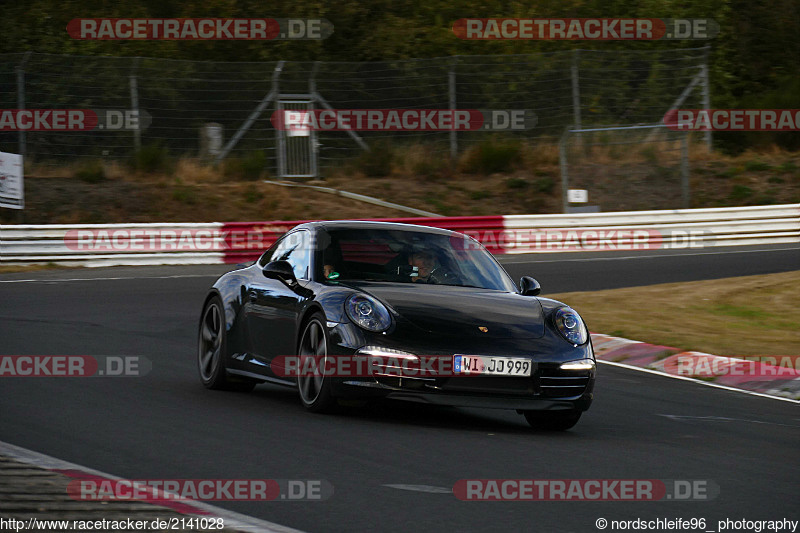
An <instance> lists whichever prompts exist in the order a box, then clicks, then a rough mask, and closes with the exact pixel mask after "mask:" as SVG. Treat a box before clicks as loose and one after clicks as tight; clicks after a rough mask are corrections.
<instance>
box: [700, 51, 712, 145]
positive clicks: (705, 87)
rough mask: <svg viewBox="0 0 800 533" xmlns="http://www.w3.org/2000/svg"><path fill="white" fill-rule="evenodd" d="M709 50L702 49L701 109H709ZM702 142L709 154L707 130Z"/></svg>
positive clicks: (708, 131)
mask: <svg viewBox="0 0 800 533" xmlns="http://www.w3.org/2000/svg"><path fill="white" fill-rule="evenodd" d="M710 49H711V47H710V46H705V47H703V75H702V79H701V82H700V83H701V86H700V87H701V90H702V93H703V109H711V87H710V86H709V74H708V51H709V50H710ZM703 140H704V141H705V142H706V148H708V151H709V152H710V151H711V149H712V146H711V143H712V139H711V130H710V129H707V130H706V131H705V133H704V134H703Z"/></svg>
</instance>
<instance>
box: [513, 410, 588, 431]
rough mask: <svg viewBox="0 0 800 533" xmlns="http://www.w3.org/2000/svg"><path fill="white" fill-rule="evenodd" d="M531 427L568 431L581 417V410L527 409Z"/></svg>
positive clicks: (526, 418)
mask: <svg viewBox="0 0 800 533" xmlns="http://www.w3.org/2000/svg"><path fill="white" fill-rule="evenodd" d="M523 414H524V415H525V420H527V421H528V424H530V425H531V427H533V428H536V429H545V430H549V431H566V430H567V429H570V428H571V427H573V426H575V424H577V423H578V420H580V419H581V414H582V412H581V411H525V412H524V413H523Z"/></svg>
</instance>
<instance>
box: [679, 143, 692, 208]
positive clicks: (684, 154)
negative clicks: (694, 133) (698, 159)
mask: <svg viewBox="0 0 800 533" xmlns="http://www.w3.org/2000/svg"><path fill="white" fill-rule="evenodd" d="M681 196H682V197H683V208H684V209H689V208H690V207H691V204H692V197H691V189H690V188H689V134H688V133H684V134H683V135H681Z"/></svg>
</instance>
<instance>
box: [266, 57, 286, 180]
mask: <svg viewBox="0 0 800 533" xmlns="http://www.w3.org/2000/svg"><path fill="white" fill-rule="evenodd" d="M285 64H286V61H278V64H277V66H276V67H275V71H274V72H273V73H272V91H271V93H270V94H274V95H275V99H276V100H275V112H276V113H280V114H281V115H282V114H283V103H282V102H281V89H280V85H279V83H278V80H279V79H280V77H281V71H283V66H284V65H285ZM283 118H284V117H283V116H281V117H280V120H283ZM275 135H276V136H277V138H278V139H277V140H278V142H277V145H278V153H277V154H276V155H277V156H278V176H279V177H280V178H281V179H283V176H285V175H286V157H285V152H286V139H285V137H284V132H283V130H282V129H281V128H275Z"/></svg>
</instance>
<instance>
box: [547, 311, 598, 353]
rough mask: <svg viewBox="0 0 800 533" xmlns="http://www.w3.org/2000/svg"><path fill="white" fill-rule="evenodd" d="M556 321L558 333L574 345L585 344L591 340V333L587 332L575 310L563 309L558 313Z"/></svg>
mask: <svg viewBox="0 0 800 533" xmlns="http://www.w3.org/2000/svg"><path fill="white" fill-rule="evenodd" d="M554 320H555V323H556V328H557V329H558V332H559V333H561V336H562V337H564V338H565V339H567V341H569V342H571V343H572V344H583V343H584V342H586V341H587V340H589V332H588V331H586V325H585V324H584V323H583V319H581V316H580V315H579V314H578V313H577V312H576V311H575V310H574V309H570V308H569V307H562V308H561V309H559V310H558V311H556V314H555V317H554Z"/></svg>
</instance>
